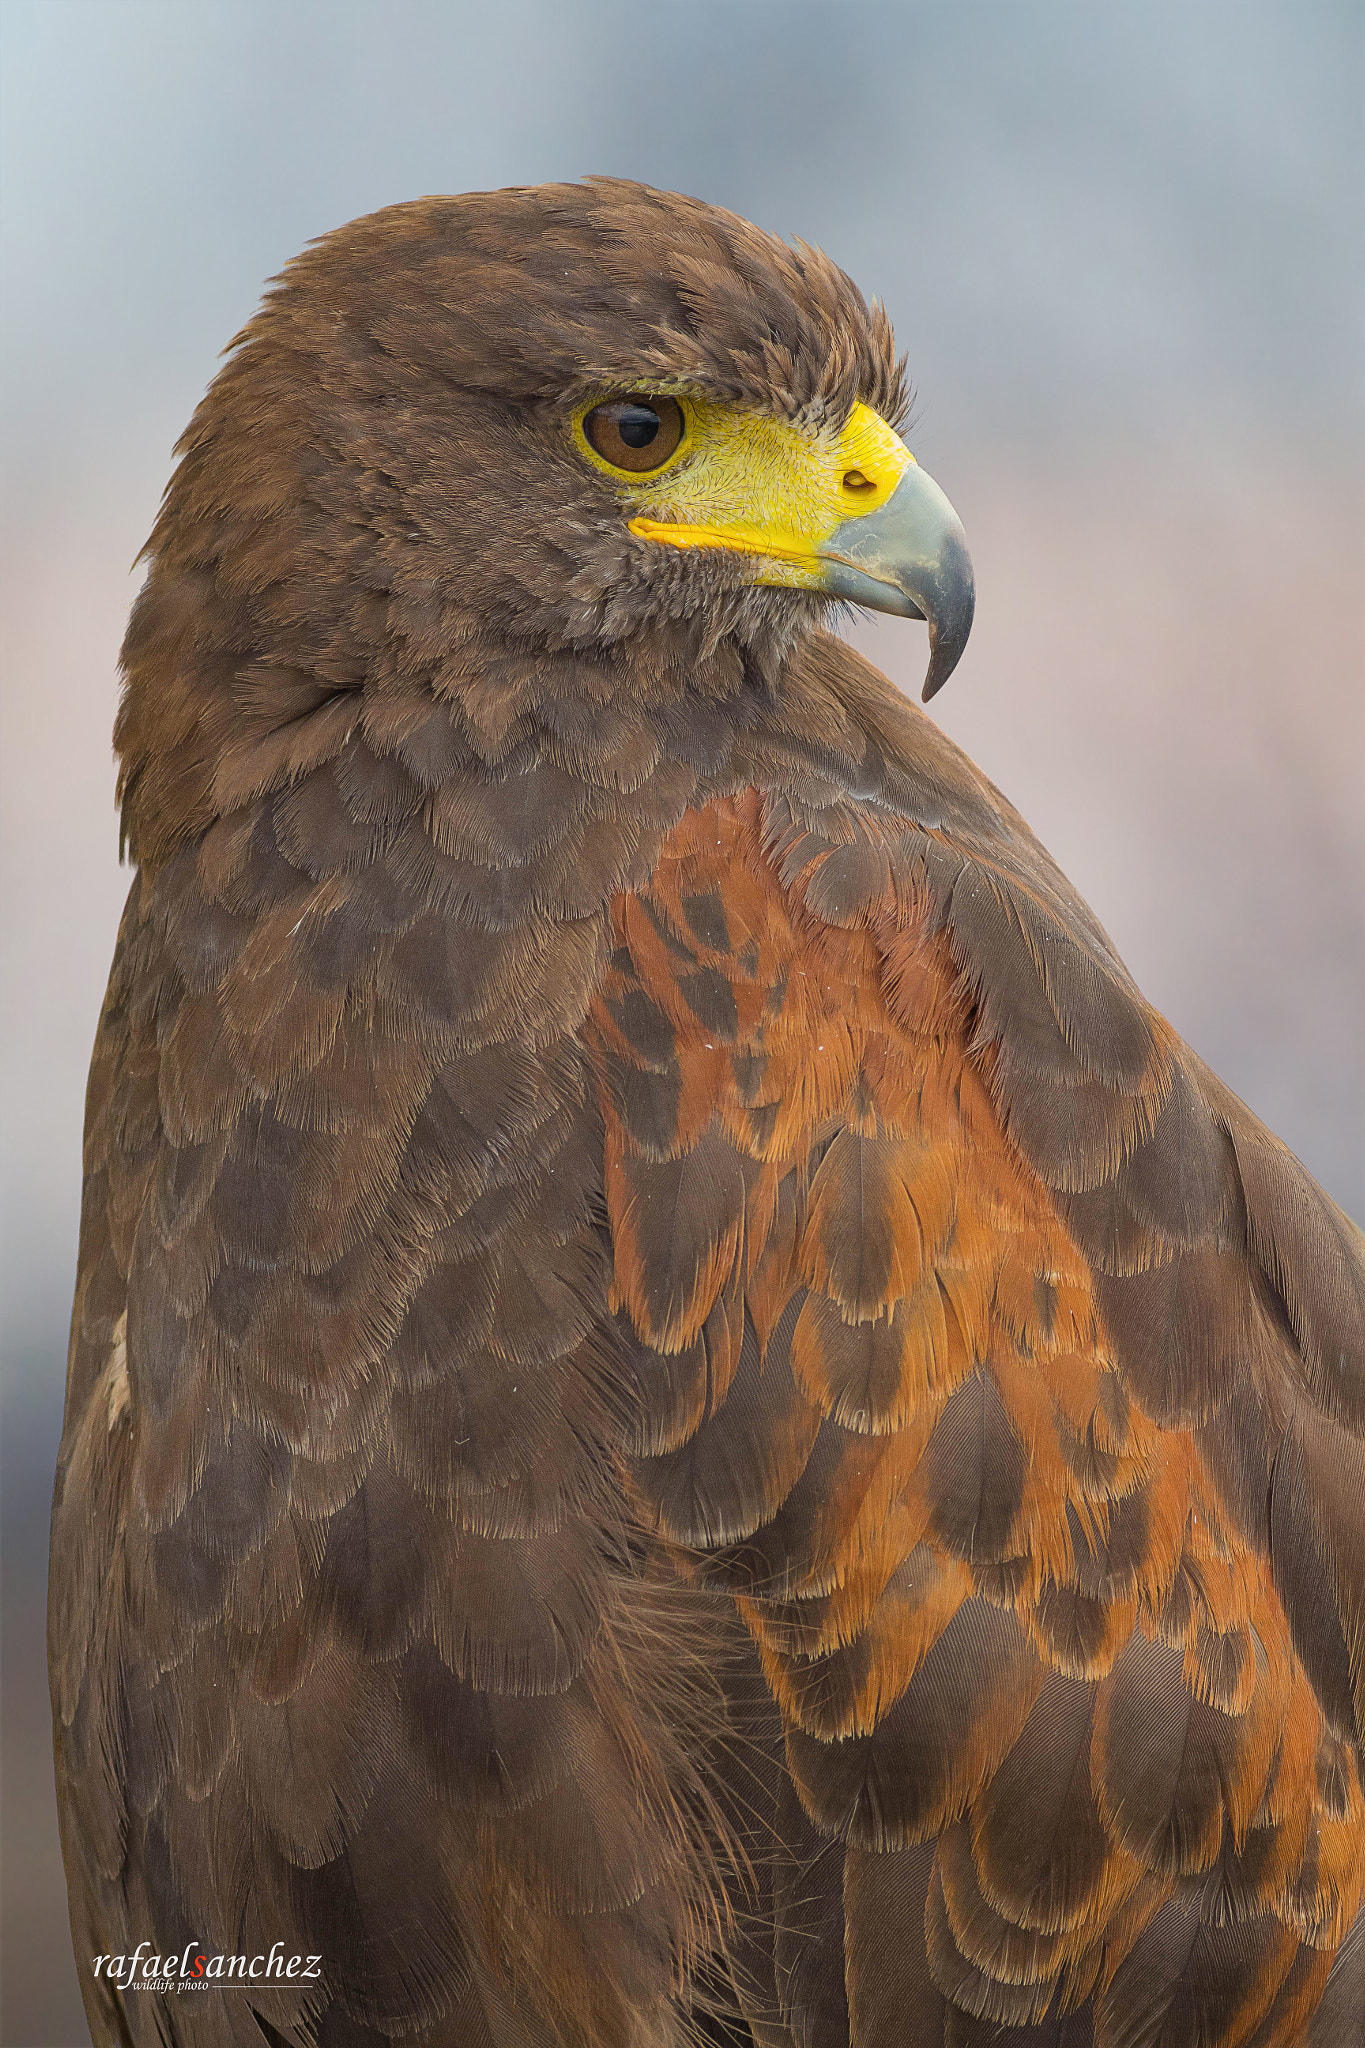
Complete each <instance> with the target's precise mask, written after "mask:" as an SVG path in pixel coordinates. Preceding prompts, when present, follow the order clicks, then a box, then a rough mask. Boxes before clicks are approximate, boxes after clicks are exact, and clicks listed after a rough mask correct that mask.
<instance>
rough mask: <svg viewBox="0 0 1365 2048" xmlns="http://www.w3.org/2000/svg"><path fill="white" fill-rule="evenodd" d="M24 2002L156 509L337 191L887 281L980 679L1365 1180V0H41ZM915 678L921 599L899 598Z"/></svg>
mask: <svg viewBox="0 0 1365 2048" xmlns="http://www.w3.org/2000/svg"><path fill="white" fill-rule="evenodd" d="M0 32H2V33H3V46H2V48H0V55H2V56H3V67H4V82H3V91H4V101H3V109H2V110H0V112H2V116H3V149H4V162H3V206H4V263H5V278H4V297H3V318H4V352H5V378H4V400H3V433H4V457H5V499H4V528H3V544H4V573H5V595H4V647H3V658H4V713H3V715H4V753H3V769H4V839H3V889H4V918H5V929H4V940H3V965H4V992H3V1003H4V1015H3V1029H4V1040H3V1049H2V1051H0V1077H2V1078H3V1084H4V1091H5V1098H6V1109H5V1117H6V1122H5V1156H4V1187H3V1196H4V1210H3V1224H2V1225H0V1247H2V1249H3V1257H4V1262H5V1268H6V1280H5V1295H4V1346H5V1360H4V1375H5V1377H4V1394H5V1418H6V1427H5V1436H4V1447H5V1448H4V1456H5V1464H4V1494H3V1500H4V1572H5V1608H4V1644H3V1647H4V1658H5V1694H4V1708H5V1712H4V1734H5V1779H4V1819H5V1826H4V1914H5V1920H4V1936H5V1956H4V1961H5V1969H4V1980H3V1981H4V2011H3V2040H4V2042H5V2043H8V2044H12V2048H18V2044H28V2048H38V2044H47V2043H71V2042H78V2041H80V2040H82V2039H84V2028H83V2022H82V2019H81V2014H80V2007H79V2002H78V1999H77V1995H76V1989H75V1979H74V1974H73V1970H72V1967H71V1963H70V1958H69V1955H68V1941H67V1933H66V1921H65V1903H64V1895H63V1891H62V1886H61V1877H60V1862H59V1856H58V1850H57V1841H56V1828H55V1820H54V1813H53V1803H52V1792H51V1766H50V1754H49V1738H48V1726H47V1700H46V1685H45V1679H44V1675H43V1651H42V1604H43V1595H44V1579H45V1548H46V1534H47V1509H48V1498H49V1490H50V1483H51V1471H52V1462H53V1457H54V1452H55V1447H56V1441H57V1435H58V1428H59V1418H60V1399H61V1384H62V1374H63V1362H64V1354H65V1343H66V1318H67V1314H68V1307H69V1300H70V1290H71V1281H72V1271H73V1260H74V1246H75V1237H76V1215H77V1194H78V1187H79V1147H80V1122H81V1103H82V1093H83V1088H84V1079H85V1066H86V1061H87V1059H88V1055H89V1046H90V1041H91V1037H92V1033H93V1030H94V1025H95V1019H96V1015H97V1012H98V1008H99V1002H100V997H101V993H102V990H103V985H104V979H105V975H106V973H107V969H108V961H109V955H110V950H111V947H112V944H113V939H114V932H115V926H116V922H117V918H118V912H119V907H120V904H121V901H122V898H123V894H124V891H125V888H126V883H127V877H126V875H125V874H124V873H123V872H122V871H121V870H120V868H119V866H118V846H117V829H116V821H115V817H114V811H113V781H114V778H113V767H112V762H111V756H110V743H109V732H110V725H111V722H112V719H113V715H114V706H115V699H116V693H117V654H118V645H119V640H120V636H121V633H122V629H123V621H124V617H125V615H126V612H127V608H128V605H129V602H130V600H131V598H132V596H133V593H134V591H135V589H136V587H137V581H138V572H137V570H136V569H135V567H134V566H133V564H134V560H135V557H136V555H137V552H138V550H139V548H140V547H141V545H142V542H143V540H144V538H145V536H146V534H147V532H148V529H149V527H150V525H151V522H152V518H153V515H154V512H155V509H156V504H157V499H158V495H159V493H160V490H161V487H162V484H163V483H164V481H165V478H166V475H167V472H168V469H169V466H170V461H171V449H172V445H173V443H174V441H175V439H176V436H177V435H178V433H179V432H180V430H181V428H182V427H183V426H184V424H185V422H186V421H187V419H188V417H189V414H190V412H191V410H192V409H193V407H194V405H195V403H196V401H197V399H198V398H199V395H200V393H201V392H202V390H203V388H204V385H205V384H206V382H207V381H208V379H209V378H210V377H211V376H212V374H213V370H214V365H215V361H216V357H217V353H218V351H219V350H220V349H221V348H222V346H223V345H224V344H225V343H226V342H227V341H228V340H229V338H230V337H231V336H232V334H233V333H234V332H235V331H236V329H237V328H238V327H239V326H240V325H241V323H242V322H243V320H244V319H245V318H246V317H247V316H248V315H249V314H250V312H251V310H252V308H253V306H254V304H255V302H256V299H257V297H258V295H259V293H260V290H261V287H262V284H263V282H264V281H265V280H266V279H267V278H268V277H269V276H270V275H271V274H272V273H273V272H275V271H277V270H278V269H279V268H280V266H281V264H283V263H284V262H285V260H286V259H287V258H288V257H289V256H290V255H291V254H292V253H293V252H294V251H295V250H297V249H298V248H299V247H300V246H301V245H302V244H303V243H304V242H305V241H307V240H308V239H309V237H311V236H314V235H317V234H320V233H322V232H323V231H325V230H326V229H328V228H330V227H333V226H335V225H337V224H338V223H339V222H341V221H344V220H346V219H348V218H350V217H351V216H352V215H355V214H358V213H362V212H366V211H368V210H369V209H371V208H373V207H377V206H383V205H386V204H388V203H389V202H391V201H393V200H398V199H405V198H409V197H413V196H415V195H418V194H421V193H427V192H455V191H462V190H467V189H470V188H474V187H487V186H496V185H502V184H521V183H532V182H537V181H540V180H542V179H550V178H573V177H578V176H582V175H584V174H586V173H590V172H593V171H603V172H609V173H615V174H618V175H623V176H629V177H636V178H642V179H645V180H647V181H649V182H650V183H653V184H657V185H664V186H672V187H677V188H681V189H683V190H687V191H691V192H696V193H699V194H701V195H702V196H703V197H705V198H707V199H710V200H715V201H718V202H720V203H722V204H724V205H726V206H729V207H732V208H734V209H736V210H737V211H739V212H741V213H744V214H747V215H749V216H750V217H751V218H753V219H755V220H757V221H759V222H761V223H762V224H763V225H765V226H767V227H769V228H773V229H776V230H778V231H779V232H781V233H783V234H786V235H798V234H799V235H801V236H803V237H804V238H806V239H807V240H810V241H814V242H818V243H821V244H823V246H824V247H825V248H826V249H828V250H829V251H830V252H831V253H832V254H833V255H834V256H835V257H836V258H837V259H838V261H839V262H841V263H842V264H844V265H845V267H846V268H847V269H849V270H850V271H851V272H852V274H853V275H854V276H855V277H856V278H857V279H858V280H859V282H860V283H861V284H862V285H863V287H864V289H865V290H867V291H868V292H876V293H877V294H879V295H880V296H881V297H882V298H883V299H885V301H886V302H887V304H888V306H889V308H890V310H891V312H892V315H893V317H894V319H895V322H896V326H897V330H898V333H899V336H900V339H901V342H902V344H903V345H904V346H905V347H906V348H907V349H908V350H909V355H910V362H911V368H912V373H913V376H914V379H915V382H916V384H917V386H918V389H919V393H920V398H919V406H918V424H917V426H916V429H915V431H914V434H913V435H912V444H913V445H914V446H915V448H916V450H917V452H918V453H919V455H920V457H921V459H922V460H923V461H924V462H925V463H926V465H927V466H928V468H929V469H930V470H931V472H932V473H933V474H934V475H935V476H936V477H937V478H938V479H939V481H940V482H941V483H942V484H943V485H944V487H945V488H946V489H947V491H948V492H949V494H950V495H951V496H952V498H953V499H954V501H955V502H956V504H957V506H958V508H959V510H960V511H961V513H962V516H963V518H964V520H965V522H966V526H967V530H968V534H969V537H970V539H971V544H972V549H973V554H974V556H975V560H976V566H977V578H978V586H979V590H980V607H979V611H978V624H977V628H976V633H975V636H974V638H973V641H972V644H971V648H970V650H969V652H968V654H967V657H966V659H965V660H964V662H963V664H962V666H961V668H960V669H959V671H958V673H957V675H956V676H955V677H954V679H953V682H952V684H951V686H950V688H949V689H948V691H947V692H946V694H945V695H944V696H943V697H941V698H940V699H939V700H938V701H937V702H936V703H935V705H934V715H935V717H937V718H939V719H941V721H942V723H943V724H944V726H945V727H946V728H947V730H948V731H949V732H950V733H952V734H953V736H954V737H955V738H956V739H958V740H959V741H960V742H961V743H962V744H963V745H964V746H966V747H967V749H968V750H969V751H970V752H971V753H972V754H973V755H974V756H975V757H976V759H977V760H978V761H980V762H981V763H982V765H983V766H984V767H985V768H986V770H987V771H988V773H989V774H990V775H991V776H992V777H993V778H994V779H995V780H996V781H997V782H998V783H999V784H1001V785H1002V787H1003V788H1004V789H1005V790H1006V791H1007V793H1008V794H1009V795H1010V796H1011V797H1012V798H1013V799H1014V800H1015V801H1016V803H1018V805H1019V806H1020V807H1021V808H1022V810H1023V811H1024V813H1025V814H1026V816H1028V817H1029V819H1030V820H1031V822H1032V824H1033V825H1034V827H1035V829H1036V830H1038V831H1039V833H1040V834H1041V836H1042V837H1043V839H1044V840H1045V842H1046V843H1047V844H1048V845H1049V846H1050V847H1051V848H1052V850H1053V852H1054V853H1055V854H1056V855H1057V856H1058V857H1059V859H1060V860H1061V862H1062V864H1063V865H1064V867H1065V868H1066V869H1067V870H1068V871H1069V873H1070V874H1071V876H1072V877H1073V879H1074V880H1075V881H1076V882H1077V883H1078V884H1079V886H1080V887H1081V889H1082V891H1083V892H1084V893H1085V894H1086V896H1087V897H1088V898H1089V899H1090V901H1091V902H1092V904H1093V905H1094V906H1095V908H1096V910H1097V911H1098V913H1099V915H1100V916H1101V918H1102V919H1103V921H1104V922H1105V924H1106V925H1107V926H1108V928H1109V930H1110V931H1111V933H1112V934H1113V935H1114V937H1115V939H1116V941H1117V942H1118V945H1119V947H1120V950H1121V951H1122V952H1123V954H1124V955H1125V957H1126V958H1127V960H1128V962H1129V964H1130V966H1131V967H1132V969H1133V970H1134V972H1135V973H1136V975H1137V977H1138V979H1139V980H1140V982H1141V983H1142V984H1143V986H1144V988H1145V989H1146V991H1147V993H1148V994H1149V995H1150V996H1151V997H1152V998H1153V1000H1154V1001H1156V1002H1157V1004H1158V1005H1159V1006H1160V1007H1161V1008H1162V1009H1163V1010H1165V1011H1166V1013H1167V1014H1168V1015H1169V1016H1170V1017H1171V1019H1172V1020H1173V1022H1174V1023H1175V1025H1176V1026H1177V1028H1178V1029H1179V1030H1180V1031H1181V1032H1182V1033H1183V1034H1184V1035H1185V1036H1186V1037H1187V1038H1188V1039H1189V1040H1191V1042H1192V1043H1193V1044H1194V1045H1195V1047H1196V1048H1197V1049H1198V1050H1199V1052H1201V1053H1202V1054H1203V1055H1204V1056H1205V1057H1206V1058H1207V1059H1209V1060H1210V1061H1211V1062H1212V1063H1213V1064H1214V1066H1216V1067H1217V1068H1218V1069H1219V1070H1220V1071H1221V1072H1222V1073H1223V1075H1224V1076H1225V1077H1226V1078H1227V1080H1228V1081H1229V1082H1230V1083H1231V1084H1232V1085H1233V1086H1234V1087H1235V1088H1236V1089H1237V1090H1238V1091H1239V1092H1240V1093H1241V1094H1242V1095H1243V1096H1244V1097H1245V1098H1246V1099H1247V1101H1248V1102H1250V1103H1251V1105H1252V1106H1253V1108H1255V1109H1256V1110H1257V1111H1258V1112H1259V1113H1260V1115H1261V1116H1263V1117H1264V1118H1265V1119H1266V1120H1267V1121H1268V1122H1269V1123H1270V1124H1271V1125H1272V1126H1273V1127H1274V1128H1275V1129H1276V1130H1277V1131H1278V1132H1279V1133H1280V1134H1281V1135H1282V1136H1283V1137H1284V1138H1285V1139H1286V1140H1287V1141H1288V1142H1289V1143H1290V1144H1291V1145H1292V1146H1294V1147H1295V1149H1296V1150H1297V1151H1298V1152H1300V1154H1301V1155H1302V1156H1303V1157H1304V1158H1305V1159H1306V1161H1307V1162H1308V1164H1309V1166H1310V1167H1311V1168H1312V1169H1313V1171H1314V1172H1315V1173H1316V1174H1317V1175H1318V1176H1319V1178H1320V1179H1321V1180H1322V1181H1323V1183H1324V1184H1325V1185H1326V1187H1327V1188H1328V1189H1329V1190H1330V1191H1331V1192H1332V1193H1333V1194H1334V1195H1335V1196H1336V1197H1337V1198H1338V1200H1340V1201H1341V1202H1343V1203H1344V1204H1345V1206H1347V1207H1348V1208H1349V1209H1351V1210H1353V1212H1354V1213H1356V1214H1357V1215H1359V1214H1360V1213H1361V1211H1362V1209H1365V1129H1363V1128H1362V1078H1363V1077H1362V1059H1361V1051H1362V1025H1361V1020H1362V1016H1365V987H1363V986H1362V980H1363V960H1365V939H1363V934H1362V897H1363V896H1365V887H1363V886H1362V885H1363V883H1365V786H1363V785H1365V772H1363V764H1365V723H1363V720H1362V702H1363V700H1365V689H1363V687H1362V681H1363V677H1365V619H1363V617H1362V605H1361V563H1362V545H1361V543H1362V497H1361V477H1362V475H1365V466H1363V465H1362V463H1361V455H1362V447H1361V413H1362V403H1361V401H1362V392H1361V382H1360V365H1361V364H1362V362H1365V350H1362V334H1361V322H1360V303H1359V297H1358V292H1357V287H1356V285H1355V283H1354V282H1353V280H1356V279H1358V278H1359V275H1360V263H1359V257H1360V253H1361V251H1360V227H1361V221H1360V204H1361V195H1362V193H1365V175H1363V174H1365V146H1363V144H1362V128H1361V122H1360V106H1361V93H1362V84H1363V83H1365V69H1363V66H1362V56H1363V51H1365V8H1362V7H1361V5H1360V4H1359V0H1345V4H1343V5H1340V6H1333V5H1328V4H1320V0H1131V4H1124V0H957V4H953V5H946V4H944V0H935V4H920V0H900V4H886V5H878V4H873V0H867V4H845V5H834V4H814V0H671V4H668V5H663V4H650V0H633V4H627V0H497V4H496V5H490V4H487V0H478V4H473V0H323V4H313V0H260V4H257V0H3V6H0ZM858 637H859V639H860V640H861V641H862V643H863V644H864V646H865V647H866V649H867V651H868V652H869V653H870V654H871V655H872V656H873V658H874V659H876V660H877V661H878V662H880V663H881V664H882V665H883V666H884V667H885V668H886V669H887V670H888V671H889V673H890V674H891V675H893V676H894V677H895V678H896V679H897V680H898V681H899V682H901V683H902V684H903V685H904V686H905V687H907V688H912V689H913V688H917V686H918V681H919V678H920V676H921V675H922V673H923V666H924V636H923V630H922V628H919V627H914V626H908V625H898V624H892V623H886V622H883V623H879V624H878V625H876V626H867V627H860V628H859V629H858Z"/></svg>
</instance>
